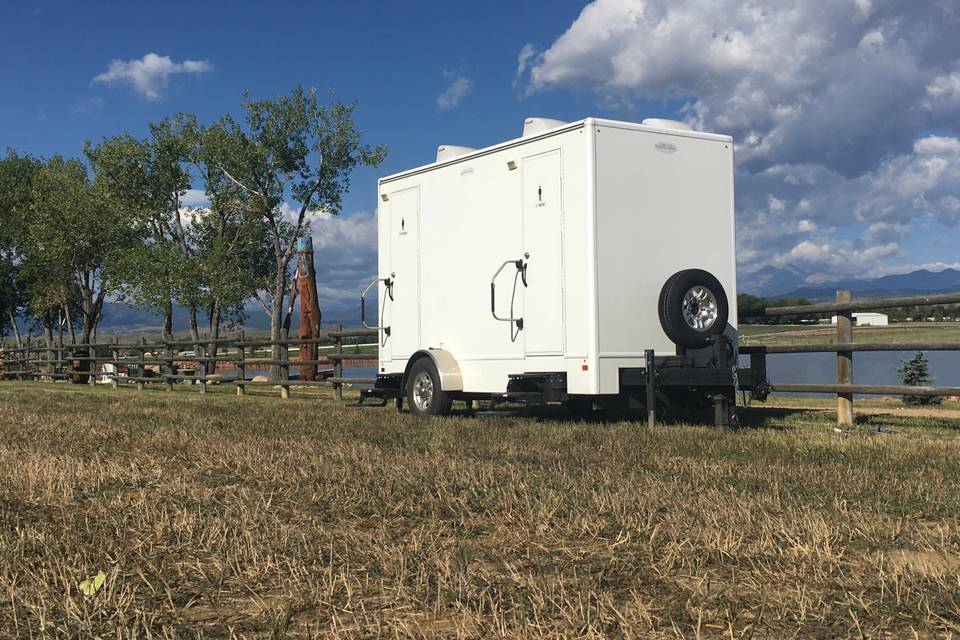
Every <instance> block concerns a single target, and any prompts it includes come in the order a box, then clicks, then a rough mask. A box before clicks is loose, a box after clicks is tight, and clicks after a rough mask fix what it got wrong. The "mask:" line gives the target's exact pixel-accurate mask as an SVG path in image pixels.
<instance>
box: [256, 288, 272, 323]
mask: <svg viewBox="0 0 960 640" xmlns="http://www.w3.org/2000/svg"><path fill="white" fill-rule="evenodd" d="M253 299H254V300H256V301H257V304H258V305H260V308H261V309H263V312H264V313H265V314H267V317H270V316H271V315H272V313H273V312H272V311H271V310H270V308H269V307H268V306H267V303H266V302H264V301H263V298H261V297H260V292H259V291H254V292H253Z"/></svg>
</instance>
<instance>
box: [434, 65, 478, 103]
mask: <svg viewBox="0 0 960 640" xmlns="http://www.w3.org/2000/svg"><path fill="white" fill-rule="evenodd" d="M443 77H444V78H446V79H447V81H448V83H449V84H447V87H446V89H444V90H443V91H442V92H441V93H440V95H439V96H437V107H438V108H439V109H440V110H442V111H445V110H447V109H453V108H455V107H458V106H460V103H461V102H462V101H463V99H464V98H466V97H467V96H468V95H470V92H471V91H473V81H472V80H470V78H468V77H466V76H465V75H464V74H463V73H462V72H459V71H444V72H443Z"/></svg>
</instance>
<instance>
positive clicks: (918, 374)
mask: <svg viewBox="0 0 960 640" xmlns="http://www.w3.org/2000/svg"><path fill="white" fill-rule="evenodd" d="M897 373H899V374H900V381H901V382H902V383H903V384H905V385H909V386H911V387H923V386H927V385H930V384H933V382H934V377H933V376H932V375H930V368H929V366H928V364H927V357H926V356H925V355H923V351H917V353H916V354H915V355H914V356H913V357H912V358H910V359H909V360H901V361H900V367H899V368H898V369H897ZM940 401H941V398H940V397H938V396H903V403H904V404H908V405H914V406H916V405H929V404H940Z"/></svg>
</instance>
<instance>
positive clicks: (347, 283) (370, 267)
mask: <svg viewBox="0 0 960 640" xmlns="http://www.w3.org/2000/svg"><path fill="white" fill-rule="evenodd" d="M310 235H311V236H312V237H313V248H314V252H315V256H316V257H315V260H314V262H315V266H316V269H317V288H318V292H319V295H320V302H321V304H324V303H325V304H327V305H328V306H333V307H352V306H356V305H357V304H359V299H360V292H361V291H363V289H364V287H366V286H367V284H368V283H369V282H370V281H371V280H373V279H374V278H375V277H376V273H377V216H376V214H375V213H354V214H352V215H350V216H331V215H329V214H320V215H318V216H317V217H316V218H315V219H314V220H313V222H312V224H311V229H310Z"/></svg>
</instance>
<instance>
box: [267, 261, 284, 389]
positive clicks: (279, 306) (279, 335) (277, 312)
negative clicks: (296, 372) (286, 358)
mask: <svg viewBox="0 0 960 640" xmlns="http://www.w3.org/2000/svg"><path fill="white" fill-rule="evenodd" d="M285 276H286V273H285V272H284V271H283V270H280V269H278V273H277V276H276V277H275V278H274V283H273V308H272V309H271V310H270V340H272V341H274V342H278V341H280V340H282V339H283V291H284V288H285V287H284V283H285V282H284V281H285ZM285 348H286V345H279V344H274V345H273V347H272V348H271V349H270V354H271V355H270V358H271V359H272V360H274V361H276V360H280V356H281V354H282V351H283V349H285ZM280 372H281V369H280V365H278V364H272V365H270V379H271V380H279V379H280Z"/></svg>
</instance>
